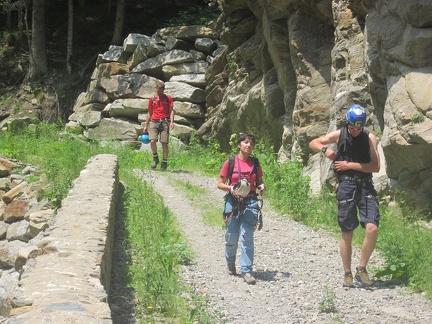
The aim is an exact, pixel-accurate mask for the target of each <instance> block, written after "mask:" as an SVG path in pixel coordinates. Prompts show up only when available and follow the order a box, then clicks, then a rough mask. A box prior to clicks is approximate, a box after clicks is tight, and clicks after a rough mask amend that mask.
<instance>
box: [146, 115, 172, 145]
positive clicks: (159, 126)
mask: <svg viewBox="0 0 432 324" xmlns="http://www.w3.org/2000/svg"><path fill="white" fill-rule="evenodd" d="M169 123H170V122H169V120H168V119H162V120H159V121H155V120H150V123H149V129H148V133H149V137H150V140H157V139H158V137H159V134H160V141H161V143H168V138H169V136H168V135H169Z"/></svg>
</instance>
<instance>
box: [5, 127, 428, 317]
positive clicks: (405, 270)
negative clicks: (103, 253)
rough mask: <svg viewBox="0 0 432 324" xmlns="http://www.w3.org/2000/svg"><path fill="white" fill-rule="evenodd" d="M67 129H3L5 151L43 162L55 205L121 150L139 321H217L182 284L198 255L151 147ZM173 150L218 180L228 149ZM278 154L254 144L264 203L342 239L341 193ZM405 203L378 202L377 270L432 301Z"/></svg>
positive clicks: (216, 216) (196, 146) (192, 194)
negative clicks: (150, 176)
mask: <svg viewBox="0 0 432 324" xmlns="http://www.w3.org/2000/svg"><path fill="white" fill-rule="evenodd" d="M61 132H62V128H61V126H56V125H48V124H46V123H41V124H39V125H38V126H37V128H36V131H34V132H30V131H24V132H13V130H12V131H11V132H0V153H1V154H2V155H4V156H5V157H7V158H15V159H18V160H21V161H23V162H26V163H31V164H34V165H37V166H38V167H39V168H40V169H41V170H42V172H43V174H44V175H45V176H46V178H47V180H48V183H49V184H48V185H47V186H46V191H45V193H44V195H45V196H46V197H48V198H49V199H51V201H52V202H53V204H54V205H55V206H57V207H58V206H59V205H60V203H61V200H62V199H63V198H64V197H65V196H66V195H67V193H68V191H69V189H70V188H71V185H72V181H73V180H74V179H76V178H77V177H78V176H79V173H80V171H81V170H82V169H83V168H84V166H85V164H86V162H87V161H88V159H89V158H90V157H91V156H93V155H96V154H100V153H113V154H116V155H117V156H118V157H119V173H120V180H121V181H122V183H123V184H124V186H125V192H124V195H123V196H122V205H123V208H124V210H123V215H122V217H123V219H124V223H125V228H126V237H125V243H124V246H125V249H126V252H127V254H128V256H129V257H130V260H131V262H130V263H128V262H126V261H125V262H124V263H123V264H122V267H123V271H124V273H123V275H122V276H121V278H122V280H124V283H125V284H126V285H128V286H130V287H132V288H133V289H134V290H135V292H136V300H137V316H138V318H139V321H140V322H146V323H149V322H152V321H157V319H160V318H161V317H164V318H166V319H167V320H168V321H173V322H179V323H192V322H199V323H212V322H217V319H218V318H217V314H216V315H215V316H211V315H209V314H207V311H206V307H205V305H206V300H205V298H204V297H203V296H201V295H200V294H199V293H196V292H195V291H194V288H193V287H188V286H184V285H183V284H181V282H180V278H179V267H180V266H181V265H182V264H187V263H188V262H190V260H191V259H192V258H193V255H192V254H191V252H190V250H189V247H188V246H187V244H186V243H185V240H184V238H183V237H182V236H181V234H180V233H181V232H180V231H179V229H178V225H177V224H176V222H175V219H174V217H173V215H171V213H170V211H169V210H168V209H167V208H166V207H165V206H164V205H163V202H162V199H161V198H160V197H159V196H158V194H157V193H155V192H154V191H153V189H152V188H151V187H150V186H148V185H146V183H145V182H143V181H142V180H141V179H138V178H137V176H136V174H135V173H134V172H133V170H136V169H142V168H148V166H149V165H150V163H151V155H150V153H148V152H142V151H134V150H132V149H131V148H128V147H124V146H120V145H115V144H114V143H112V144H110V145H107V146H105V147H100V146H99V145H98V144H97V143H89V142H85V141H80V140H78V139H77V137H76V136H72V135H62V136H60V135H59V134H60V133H61ZM170 150H171V151H170V158H169V167H170V168H171V169H181V170H184V171H195V172H197V173H198V174H203V175H211V176H214V177H215V186H216V179H217V175H218V173H219V171H220V168H221V166H222V163H223V162H224V161H225V160H226V159H227V158H228V156H229V155H230V154H225V153H220V150H219V145H218V144H217V143H215V142H212V141H210V142H209V143H208V145H206V146H202V145H200V143H199V140H198V138H197V137H195V136H193V137H192V139H191V143H190V145H187V146H183V147H180V148H176V147H172V148H170ZM273 152H274V150H273V149H272V148H269V149H266V148H265V147H264V146H262V145H260V144H257V145H256V146H255V151H254V154H255V156H257V157H258V158H259V160H260V163H261V166H262V168H263V171H264V181H265V183H266V184H267V192H266V204H267V203H269V204H270V205H271V207H272V208H274V209H275V210H276V211H278V212H279V213H281V214H286V215H289V216H287V217H292V218H293V219H295V220H297V221H299V222H302V223H304V224H306V225H308V226H310V227H311V228H313V229H319V228H324V229H326V230H327V231H329V232H330V233H332V234H333V235H335V237H339V228H338V225H337V218H336V214H337V210H336V201H335V193H334V192H332V191H330V190H329V191H326V192H324V193H323V194H322V195H320V196H319V197H310V196H309V179H308V178H307V177H304V176H303V175H302V164H301V163H300V162H296V161H292V162H286V163H280V162H278V161H277V155H276V154H275V153H273ZM231 154H232V152H231ZM34 180H35V179H34ZM174 185H175V186H178V187H179V188H180V189H179V190H182V191H183V192H185V193H186V194H187V195H188V199H190V201H191V203H192V204H193V205H194V206H197V207H200V208H203V209H204V211H205V212H204V221H205V222H206V223H207V224H212V225H215V226H220V225H221V224H222V218H221V212H222V210H221V209H220V210H218V209H217V208H215V207H212V206H211V205H207V204H204V205H202V201H203V197H206V196H207V193H206V192H205V190H203V189H202V188H199V187H196V186H194V185H193V184H191V183H188V182H182V181H175V183H174ZM401 207H402V208H401V210H400V211H399V212H397V213H396V212H395V211H394V209H390V208H388V207H387V206H385V205H384V204H383V205H382V206H381V207H380V211H381V216H382V217H381V222H380V233H379V235H378V242H377V249H378V250H379V252H380V253H381V255H382V256H383V257H384V259H385V261H386V264H387V267H386V268H384V269H376V270H374V271H376V272H375V273H372V274H377V275H381V276H383V278H388V279H394V278H397V279H398V280H400V281H399V282H400V284H406V285H409V286H410V287H412V288H413V289H415V290H417V291H424V292H425V293H426V295H427V296H428V297H429V298H430V299H432V284H431V283H432V272H431V271H430V269H431V268H432V256H431V253H430V251H429V250H430V246H431V245H432V233H431V230H430V229H426V228H423V227H422V226H421V225H419V223H418V221H417V220H418V219H419V217H420V216H418V215H417V213H416V211H415V210H413V209H409V208H405V207H404V204H403V203H402V204H401ZM221 208H222V207H221ZM363 235H364V230H362V229H360V228H359V229H357V230H356V232H355V235H354V242H355V244H357V245H360V244H361V242H362V240H363Z"/></svg>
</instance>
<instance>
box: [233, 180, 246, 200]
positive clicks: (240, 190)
mask: <svg viewBox="0 0 432 324" xmlns="http://www.w3.org/2000/svg"><path fill="white" fill-rule="evenodd" d="M249 192H250V184H249V181H247V180H246V179H241V180H240V181H237V183H236V184H235V185H234V187H233V194H234V195H235V196H242V197H244V196H247V195H248V194H249Z"/></svg>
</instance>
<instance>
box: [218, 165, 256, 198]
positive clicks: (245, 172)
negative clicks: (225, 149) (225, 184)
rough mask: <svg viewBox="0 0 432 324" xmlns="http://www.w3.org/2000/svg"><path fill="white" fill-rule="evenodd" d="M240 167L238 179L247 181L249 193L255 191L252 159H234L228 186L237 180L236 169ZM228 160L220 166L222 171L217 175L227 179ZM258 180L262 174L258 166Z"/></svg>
mask: <svg viewBox="0 0 432 324" xmlns="http://www.w3.org/2000/svg"><path fill="white" fill-rule="evenodd" d="M239 165H240V177H241V178H242V179H243V178H245V179H247V180H248V181H249V184H250V186H251V191H255V190H256V186H255V180H256V174H255V172H253V169H254V163H253V159H252V158H248V159H247V160H246V161H243V160H241V159H239V158H237V157H235V158H234V169H233V173H232V176H231V182H230V185H234V184H235V183H236V182H237V181H238V180H239V179H238V167H239ZM228 168H229V160H226V161H225V163H224V165H223V166H222V169H221V171H220V173H219V175H220V176H221V177H228V176H229V174H228V173H229V172H228V171H229V170H228ZM257 173H258V178H261V177H262V176H263V172H262V169H261V166H260V165H259V166H258V170H257Z"/></svg>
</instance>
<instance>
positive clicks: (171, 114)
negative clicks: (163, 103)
mask: <svg viewBox="0 0 432 324" xmlns="http://www.w3.org/2000/svg"><path fill="white" fill-rule="evenodd" d="M174 114H175V110H174V109H173V108H172V107H170V129H174Z"/></svg>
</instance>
